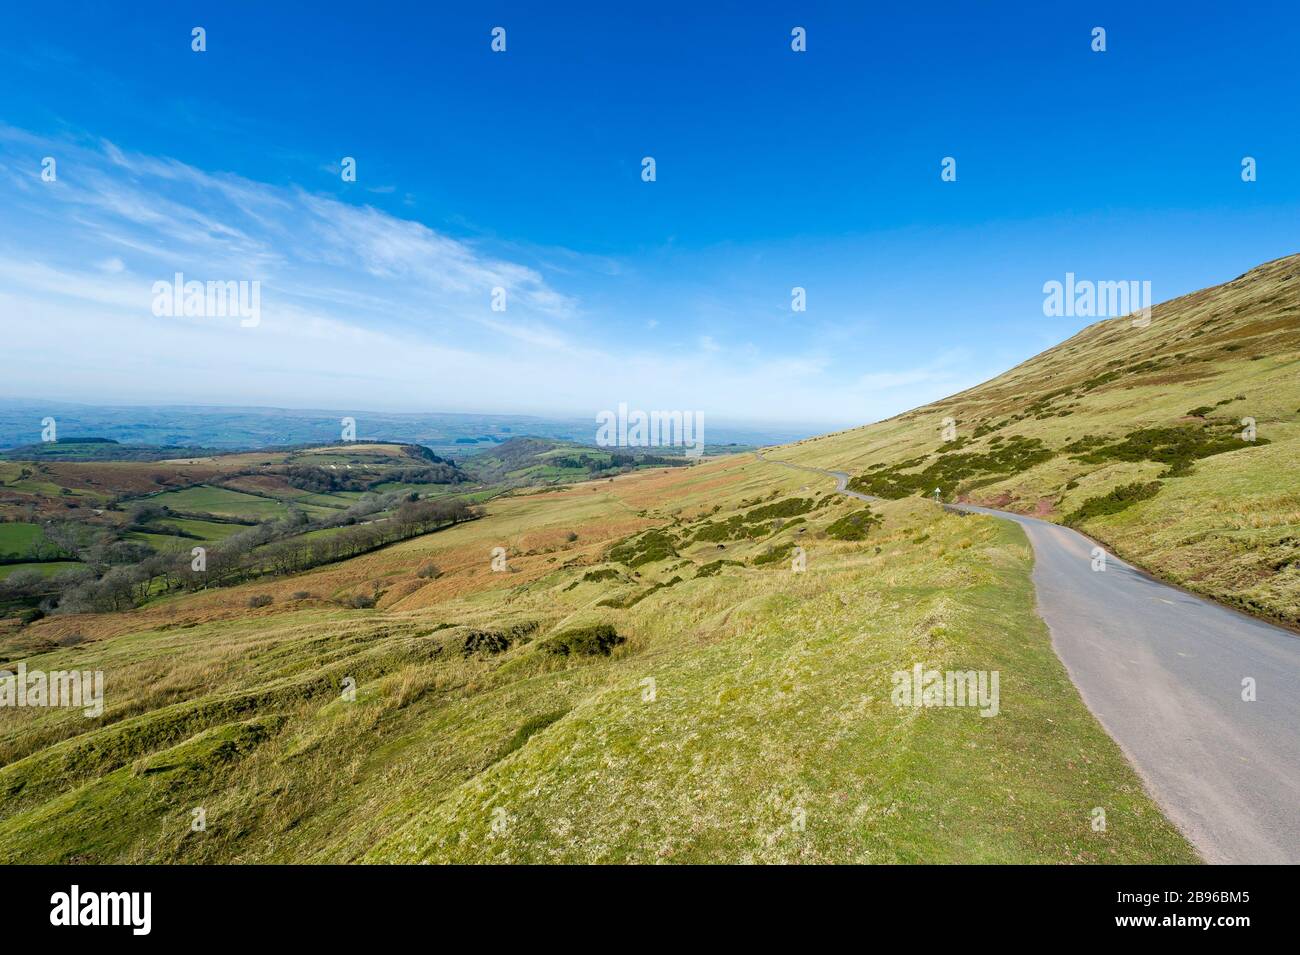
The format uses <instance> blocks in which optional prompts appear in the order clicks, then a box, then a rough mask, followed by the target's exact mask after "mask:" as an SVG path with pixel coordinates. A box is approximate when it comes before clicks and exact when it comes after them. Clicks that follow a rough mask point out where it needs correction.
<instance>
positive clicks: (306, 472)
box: [276, 458, 469, 494]
mask: <svg viewBox="0 0 1300 955" xmlns="http://www.w3.org/2000/svg"><path fill="white" fill-rule="evenodd" d="M276 473H277V474H279V475H280V477H282V478H284V480H285V481H286V482H287V483H288V484H290V485H292V486H293V487H296V488H298V489H299V490H300V491H311V492H312V493H315V494H329V493H330V492H331V491H369V490H372V489H374V488H375V487H378V486H379V485H380V484H387V483H388V482H390V481H397V482H401V483H403V484H459V483H461V482H463V481H468V480H469V478H468V477H467V476H466V475H465V474H464V473H463V472H462V471H461V470H460V469H459V468H458V467H456V466H455V465H454V464H452V463H451V462H449V461H444V460H442V459H441V458H439V459H438V460H437V461H434V462H431V463H430V464H428V465H427V466H422V467H410V468H389V469H386V470H383V471H380V472H378V473H375V472H373V471H362V470H360V469H354V470H346V469H344V470H334V469H332V468H322V467H319V466H315V467H312V466H309V465H302V464H291V465H289V466H287V467H285V468H283V469H282V470H280V471H277V472H276Z"/></svg>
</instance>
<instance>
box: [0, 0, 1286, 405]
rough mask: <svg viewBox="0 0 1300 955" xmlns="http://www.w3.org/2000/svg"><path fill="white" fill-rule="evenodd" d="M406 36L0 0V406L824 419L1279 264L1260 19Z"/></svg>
mask: <svg viewBox="0 0 1300 955" xmlns="http://www.w3.org/2000/svg"><path fill="white" fill-rule="evenodd" d="M439 6H442V5H435V4H426V3H419V4H416V3H411V4H390V3H383V2H372V3H366V4H354V3H347V4H332V3H328V2H323V3H319V4H313V5H312V9H311V10H310V12H304V11H301V10H290V9H288V5H275V4H265V3H251V2H248V3H245V2H222V3H174V2H172V3H165V4H164V3H159V4H151V3H139V4H131V5H130V6H129V7H128V6H127V5H123V4H100V3H96V4H91V3H86V4H79V3H68V4H63V5H60V7H59V13H58V15H57V16H51V14H50V11H49V9H47V8H45V7H42V6H39V5H31V4H24V5H6V7H5V9H4V10H3V12H0V89H3V90H5V91H6V95H5V96H4V97H3V99H0V316H2V317H3V321H4V323H5V326H6V340H7V341H6V344H7V346H8V349H7V350H8V351H10V353H11V360H10V361H8V362H6V380H5V383H4V384H3V385H0V394H3V395H9V396H11V397H25V398H32V397H35V398H41V397H48V398H51V399H56V398H57V399H65V400H76V401H84V402H89V403H102V404H119V403H124V402H126V403H129V402H140V403H147V402H152V403H183V402H188V403H204V404H239V405H254V404H267V405H279V406H289V407H316V408H319V407H330V408H343V409H348V408H357V409H373V410H392V411H421V410H423V411H484V412H524V413H548V412H550V413H559V414H570V415H572V414H577V415H581V416H584V417H586V416H588V415H594V414H595V413H596V412H597V411H599V410H601V409H608V408H614V407H616V406H617V404H618V403H619V402H627V403H628V404H629V405H630V406H631V407H633V408H662V409H695V410H699V411H702V412H704V413H705V414H706V416H707V415H712V416H713V417H715V418H724V419H731V420H756V421H769V422H776V421H782V422H804V423H808V424H810V425H824V426H832V425H836V426H838V425H841V424H854V423H861V422H865V421H870V420H874V419H877V418H880V417H883V416H886V415H888V414H892V413H895V412H898V411H901V410H904V409H906V408H908V407H911V406H913V405H916V404H919V403H923V402H925V401H929V400H932V399H935V398H939V397H942V396H943V395H946V394H949V393H952V392H954V391H957V390H960V389H962V388H964V387H967V386H969V385H972V384H975V383H977V382H978V381H981V380H984V379H986V378H988V377H991V376H992V375H994V374H996V373H998V372H1000V371H1002V370H1004V369H1006V368H1008V367H1010V366H1011V365H1013V364H1015V363H1017V362H1019V361H1021V360H1023V359H1025V358H1027V357H1029V356H1031V355H1033V354H1035V353H1037V352H1038V351H1041V350H1042V349H1043V348H1046V347H1049V346H1050V345H1052V344H1055V343H1056V342H1059V341H1061V340H1063V339H1065V338H1067V337H1069V335H1071V334H1073V333H1074V332H1075V331H1077V330H1078V329H1079V328H1080V327H1082V326H1083V325H1084V324H1086V323H1087V319H1079V318H1047V317H1045V316H1044V315H1043V310H1042V302H1043V291H1042V287H1043V283H1044V282H1047V281H1049V280H1052V279H1062V278H1063V277H1064V275H1065V273H1066V272H1067V271H1069V272H1074V273H1076V274H1077V275H1079V276H1080V277H1087V278H1093V279H1106V280H1121V279H1142V280H1149V281H1151V283H1152V289H1153V294H1154V297H1155V299H1156V300H1157V301H1159V300H1164V299H1167V298H1171V297H1174V296H1176V295H1178V294H1182V293H1184V292H1188V291H1191V290H1194V289H1196V288H1200V287H1204V286H1206V285H1210V284H1215V283H1218V282H1221V281H1225V280H1227V279H1230V278H1233V277H1235V276H1236V275H1238V274H1240V273H1241V272H1243V271H1245V270H1247V269H1248V268H1250V267H1252V266H1254V265H1256V264H1259V263H1260V262H1263V261H1266V260H1269V259H1272V258H1276V257H1278V256H1281V255H1285V254H1289V253H1292V252H1296V251H1298V250H1300V241H1297V235H1298V230H1297V223H1298V222H1300V216H1298V213H1300V185H1298V176H1297V174H1298V173H1300V123H1297V116H1296V112H1297V107H1296V104H1297V103H1300V71H1297V70H1296V69H1295V67H1294V62H1295V52H1294V51H1295V49H1296V48H1297V40H1298V39H1300V13H1298V12H1297V11H1296V9H1295V7H1294V5H1293V4H1281V3H1278V4H1271V3H1257V4H1248V5H1234V6H1229V5H1222V6H1221V8H1220V9H1218V10H1211V9H1208V8H1207V9H1205V10H1200V9H1194V8H1189V6H1188V5H1186V4H1172V3H1171V4H1140V5H1138V4H1131V3H1115V4H1108V3H1060V4H1032V3H1025V4H1017V3H1011V4H997V5H992V4H970V3H961V4H951V5H944V4H925V5H921V6H919V7H917V8H916V11H915V12H907V11H898V10H889V9H884V8H877V7H872V6H869V5H864V4H848V3H845V4H830V3H825V4H799V3H785V4H775V3H773V4H767V3H743V4H741V3H734V4H710V5H703V4H698V3H695V4H673V3H663V2H656V3H654V4H648V5H630V4H627V5H617V6H616V7H615V6H611V7H610V9H597V8H596V6H595V5H585V4H571V5H565V4H546V5H538V4H522V3H521V4H505V3H486V4H465V5H457V9H452V10H442V9H437V8H438V7H439ZM705 6H708V7H709V9H708V10H704V9H702V8H703V7H705ZM1046 7H1050V9H1043V8H1046ZM277 8H282V9H277ZM195 26H202V27H204V28H205V29H206V31H207V51H206V52H203V53H195V52H193V51H192V50H191V29H192V28H193V27H195ZM494 26H502V27H504V28H505V29H506V37H507V50H506V52H505V53H501V54H494V53H493V52H492V51H491V50H490V46H489V44H490V41H491V36H490V31H491V29H492V28H493V27H494ZM794 26H803V27H805V28H806V30H807V37H808V40H807V45H808V49H807V52H805V53H794V52H793V51H791V49H790V31H791V29H792V27H794ZM1095 26H1102V27H1105V29H1106V31H1107V51H1106V52H1105V53H1094V52H1093V51H1092V50H1091V49H1090V43H1091V31H1092V28H1093V27H1095ZM45 156H53V157H55V158H56V160H57V163H58V165H57V171H58V179H57V181H55V182H43V181H42V180H41V177H40V172H41V160H42V158H43V157H45ZM344 156H352V157H355V159H356V161H357V181H356V182H350V183H349V182H343V181H342V179H341V178H340V175H339V168H340V160H341V158H342V157H344ZM643 156H653V157H655V160H656V164H657V181H656V182H653V183H646V182H642V181H641V178H640V171H641V159H642V157H643ZM945 156H952V157H954V158H956V160H957V173H958V174H957V181H956V182H942V181H941V179H940V162H941V160H942V158H943V157H945ZM1244 156H1253V157H1255V158H1256V159H1257V162H1258V170H1259V172H1258V181H1257V182H1253V183H1243V182H1242V181H1241V176H1240V168H1241V160H1242V157H1244ZM176 271H183V272H184V273H185V275H186V277H187V278H196V279H200V280H220V281H227V280H249V281H252V280H257V281H260V282H261V284H262V321H261V323H260V324H259V325H258V326H257V327H255V328H241V327H239V325H238V323H237V322H231V321H229V320H227V319H215V318H188V319H186V318H160V317H157V316H155V315H153V314H152V312H151V311H150V307H149V306H150V301H151V295H150V289H151V287H152V284H153V282H155V281H157V280H160V279H170V278H171V276H172V275H173V274H174V273H175V272H176ZM494 286H501V287H504V288H506V289H507V302H508V305H507V309H506V311H505V312H493V311H492V310H491V309H490V307H489V303H490V290H491V289H492V288H493V287H494ZM794 286H802V287H804V288H806V289H807V300H808V310H807V311H806V312H803V313H795V312H792V311H791V308H790V290H791V288H792V287H794Z"/></svg>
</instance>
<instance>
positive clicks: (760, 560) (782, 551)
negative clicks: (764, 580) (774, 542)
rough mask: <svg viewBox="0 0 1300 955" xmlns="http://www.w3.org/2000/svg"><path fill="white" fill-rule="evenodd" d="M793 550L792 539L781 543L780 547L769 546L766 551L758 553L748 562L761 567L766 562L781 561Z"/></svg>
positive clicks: (777, 562)
mask: <svg viewBox="0 0 1300 955" xmlns="http://www.w3.org/2000/svg"><path fill="white" fill-rule="evenodd" d="M793 550H794V542H793V541H791V542H790V543H787V544H782V545H781V546H780V547H769V548H768V549H767V551H765V552H764V553H762V554H759V555H758V556H757V557H755V558H754V559H753V560H752V561H750V563H751V564H753V565H754V566H755V567H762V566H764V565H766V564H779V563H781V562H782V561H784V560H785V559H786V557H788V556H789V555H790V552H791V551H793Z"/></svg>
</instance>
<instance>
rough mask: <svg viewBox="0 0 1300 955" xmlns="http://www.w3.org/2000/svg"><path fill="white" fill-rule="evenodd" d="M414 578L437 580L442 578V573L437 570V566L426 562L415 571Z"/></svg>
mask: <svg viewBox="0 0 1300 955" xmlns="http://www.w3.org/2000/svg"><path fill="white" fill-rule="evenodd" d="M415 576H417V577H420V578H424V579H427V580H437V579H438V578H439V577H441V576H442V571H441V570H439V569H438V565H437V564H435V563H433V561H426V562H425V563H423V564H421V565H420V567H419V569H418V570H416V572H415Z"/></svg>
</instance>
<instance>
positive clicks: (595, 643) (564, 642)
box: [541, 623, 626, 657]
mask: <svg viewBox="0 0 1300 955" xmlns="http://www.w3.org/2000/svg"><path fill="white" fill-rule="evenodd" d="M625 640H626V638H625V637H620V636H619V635H618V633H617V632H616V631H615V630H614V627H613V626H612V625H610V624H608V623H596V624H591V625H590V626H586V627H572V628H570V629H568V630H565V631H563V632H562V633H558V634H556V635H555V636H553V637H551V638H550V639H549V640H547V641H546V642H545V643H543V644H542V645H541V646H542V649H543V650H545V651H546V652H547V653H550V654H553V655H555V656H564V657H567V656H570V655H573V656H578V655H582V656H609V654H610V652H611V651H612V650H613V649H614V648H615V647H616V646H618V645H619V644H620V643H623V642H625Z"/></svg>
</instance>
